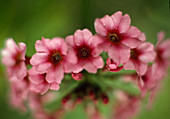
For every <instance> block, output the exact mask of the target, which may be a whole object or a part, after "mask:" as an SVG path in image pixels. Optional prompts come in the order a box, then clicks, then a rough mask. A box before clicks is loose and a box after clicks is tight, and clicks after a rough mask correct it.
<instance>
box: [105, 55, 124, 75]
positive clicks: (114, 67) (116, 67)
mask: <svg viewBox="0 0 170 119" xmlns="http://www.w3.org/2000/svg"><path fill="white" fill-rule="evenodd" d="M106 64H107V65H106V68H107V69H108V70H109V71H111V72H118V71H120V70H122V69H123V66H119V65H118V64H116V63H115V62H114V61H113V60H112V59H110V58H107V60H106Z"/></svg>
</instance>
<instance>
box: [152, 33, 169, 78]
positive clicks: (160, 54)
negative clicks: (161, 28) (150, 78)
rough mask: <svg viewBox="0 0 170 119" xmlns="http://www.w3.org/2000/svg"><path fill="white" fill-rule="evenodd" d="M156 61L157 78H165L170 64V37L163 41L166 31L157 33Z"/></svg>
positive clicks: (154, 66) (154, 67)
mask: <svg viewBox="0 0 170 119" xmlns="http://www.w3.org/2000/svg"><path fill="white" fill-rule="evenodd" d="M157 37H158V42H157V45H156V49H155V50H156V62H155V63H154V64H153V69H155V70H154V75H155V78H156V79H157V80H160V79H163V77H164V76H165V75H166V70H167V68H168V66H169V64H170V60H169V58H170V39H167V40H166V41H163V38H164V33H163V32H160V33H158V34H157Z"/></svg>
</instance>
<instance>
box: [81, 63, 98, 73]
mask: <svg viewBox="0 0 170 119" xmlns="http://www.w3.org/2000/svg"><path fill="white" fill-rule="evenodd" d="M84 69H86V70H87V71H88V72H90V73H97V67H96V66H95V65H94V64H93V63H92V62H91V61H87V62H86V63H85V65H84Z"/></svg>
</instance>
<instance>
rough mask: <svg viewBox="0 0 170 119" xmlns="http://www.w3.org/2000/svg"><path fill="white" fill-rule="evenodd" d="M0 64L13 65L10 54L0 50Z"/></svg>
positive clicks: (5, 50)
mask: <svg viewBox="0 0 170 119" xmlns="http://www.w3.org/2000/svg"><path fill="white" fill-rule="evenodd" d="M1 54H2V63H3V64H5V65H6V66H13V65H15V59H13V57H12V56H11V54H10V52H9V51H8V50H7V49H4V50H2V52H1Z"/></svg>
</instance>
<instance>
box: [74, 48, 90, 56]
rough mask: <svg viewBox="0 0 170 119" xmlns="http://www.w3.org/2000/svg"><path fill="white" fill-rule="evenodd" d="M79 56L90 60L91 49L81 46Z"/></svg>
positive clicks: (78, 50)
mask: <svg viewBox="0 0 170 119" xmlns="http://www.w3.org/2000/svg"><path fill="white" fill-rule="evenodd" d="M76 50H77V56H78V57H79V58H89V57H90V54H91V49H90V48H89V47H87V46H80V47H78V48H77V49H76Z"/></svg>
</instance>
